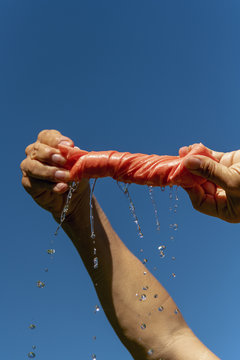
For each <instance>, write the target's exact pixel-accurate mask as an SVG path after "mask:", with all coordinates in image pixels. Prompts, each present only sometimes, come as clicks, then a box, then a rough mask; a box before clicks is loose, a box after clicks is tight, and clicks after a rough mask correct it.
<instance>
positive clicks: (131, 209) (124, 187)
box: [117, 182, 143, 239]
mask: <svg viewBox="0 0 240 360" xmlns="http://www.w3.org/2000/svg"><path fill="white" fill-rule="evenodd" d="M117 185H118V187H119V189H121V191H122V192H123V193H124V195H125V196H126V197H127V199H128V201H129V210H130V213H131V215H132V217H133V221H134V223H135V224H136V226H137V232H138V236H139V238H140V239H142V238H143V233H142V230H141V227H140V225H139V221H138V217H137V215H136V211H135V206H134V204H133V201H132V198H131V196H130V193H129V190H128V188H129V186H130V184H124V185H122V184H121V183H119V182H117Z"/></svg>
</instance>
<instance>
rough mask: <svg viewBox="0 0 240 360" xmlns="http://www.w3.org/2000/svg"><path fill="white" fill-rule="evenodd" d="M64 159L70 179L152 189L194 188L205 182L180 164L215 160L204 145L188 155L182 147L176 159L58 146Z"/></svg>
mask: <svg viewBox="0 0 240 360" xmlns="http://www.w3.org/2000/svg"><path fill="white" fill-rule="evenodd" d="M59 149H60V151H61V153H62V155H63V156H64V157H65V158H66V159H67V163H66V168H67V169H69V170H70V177H71V180H75V181H79V180H81V179H82V178H87V179H89V178H102V177H107V176H110V177H112V178H113V179H115V180H117V181H122V182H124V183H135V184H139V185H149V186H150V185H151V186H172V185H178V186H182V187H185V188H187V187H193V186H194V185H195V184H203V183H204V182H206V179H204V178H202V177H200V176H197V175H193V174H191V173H190V172H189V171H188V170H187V169H186V168H185V166H184V165H183V159H184V158H186V157H189V156H192V155H203V156H207V157H210V158H211V159H213V160H215V161H217V160H216V159H215V158H214V157H213V156H212V154H211V152H210V151H209V150H208V149H207V148H206V147H205V146H204V145H203V144H201V143H200V144H194V145H192V147H191V150H190V151H189V152H188V150H187V148H181V149H180V151H179V156H169V155H163V156H159V155H145V154H131V153H128V152H118V151H91V152H87V151H84V150H80V149H79V148H76V147H75V148H71V147H67V146H63V145H59Z"/></svg>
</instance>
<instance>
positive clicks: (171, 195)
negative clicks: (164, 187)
mask: <svg viewBox="0 0 240 360" xmlns="http://www.w3.org/2000/svg"><path fill="white" fill-rule="evenodd" d="M172 198H173V194H172V192H170V193H169V199H170V200H172Z"/></svg>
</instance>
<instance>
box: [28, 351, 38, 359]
mask: <svg viewBox="0 0 240 360" xmlns="http://www.w3.org/2000/svg"><path fill="white" fill-rule="evenodd" d="M35 356H36V355H35V353H34V352H32V351H30V352H29V353H28V357H29V358H30V359H33V358H35Z"/></svg>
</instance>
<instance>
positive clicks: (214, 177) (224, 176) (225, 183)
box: [183, 155, 236, 191]
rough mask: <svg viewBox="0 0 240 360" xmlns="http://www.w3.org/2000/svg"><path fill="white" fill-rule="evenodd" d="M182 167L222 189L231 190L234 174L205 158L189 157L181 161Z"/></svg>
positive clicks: (221, 165)
mask: <svg viewBox="0 0 240 360" xmlns="http://www.w3.org/2000/svg"><path fill="white" fill-rule="evenodd" d="M183 163H184V166H185V167H186V168H187V169H188V170H189V171H190V172H191V173H192V174H195V175H199V176H201V177H203V178H205V179H207V180H209V181H211V182H213V183H214V184H216V185H218V186H220V187H221V188H222V189H224V190H226V191H229V190H231V188H232V185H231V184H232V182H233V181H232V180H233V177H234V176H236V174H234V172H233V171H232V170H231V169H230V168H228V167H226V166H225V165H223V164H220V163H218V162H216V161H214V160H212V159H210V158H208V157H206V156H200V155H198V156H191V157H189V158H186V159H184V160H183Z"/></svg>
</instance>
